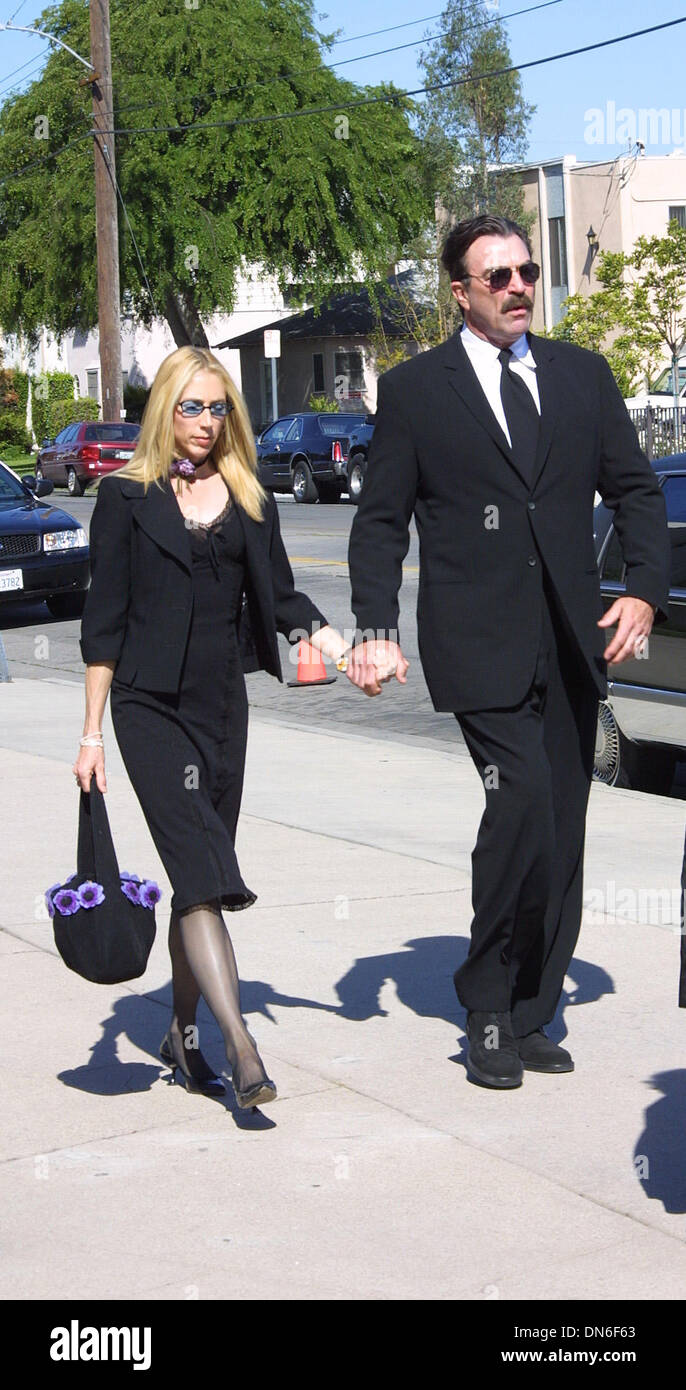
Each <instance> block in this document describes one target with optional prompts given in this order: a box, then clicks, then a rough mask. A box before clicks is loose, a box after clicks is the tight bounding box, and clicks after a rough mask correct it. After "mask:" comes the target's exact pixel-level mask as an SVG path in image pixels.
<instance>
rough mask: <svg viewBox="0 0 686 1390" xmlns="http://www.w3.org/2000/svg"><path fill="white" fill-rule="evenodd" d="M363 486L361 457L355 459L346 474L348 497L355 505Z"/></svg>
mask: <svg viewBox="0 0 686 1390" xmlns="http://www.w3.org/2000/svg"><path fill="white" fill-rule="evenodd" d="M363 487H364V468H363V466H362V460H361V459H355V460H354V462H353V464H352V467H351V469H350V473H349V474H348V497H349V498H350V501H351V502H352V503H353V506H355V507H356V506H357V504H358V502H359V500H360V496H361V493H362V488H363Z"/></svg>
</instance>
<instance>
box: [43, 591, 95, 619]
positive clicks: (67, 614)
mask: <svg viewBox="0 0 686 1390" xmlns="http://www.w3.org/2000/svg"><path fill="white" fill-rule="evenodd" d="M85 602H86V590H85V589H81V590H80V591H79V592H78V593H76V594H51V595H50V598H48V599H46V603H47V605H48V609H49V610H50V612H51V613H52V616H53V618H62V619H65V620H66V619H67V618H80V617H81V614H82V613H83V609H84V604H85Z"/></svg>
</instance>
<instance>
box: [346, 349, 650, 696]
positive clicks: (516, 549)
mask: <svg viewBox="0 0 686 1390" xmlns="http://www.w3.org/2000/svg"><path fill="white" fill-rule="evenodd" d="M530 343H531V349H532V352H533V355H534V358H535V360H536V367H537V380H538V388H539V392H540V398H541V412H542V415H541V430H540V441H539V447H538V455H537V462H536V470H535V480H534V483H533V486H532V487H529V485H528V484H527V483H526V481H525V479H524V477H523V476H522V475H521V473H520V472H519V470H518V467H517V460H516V458H513V456H512V452H511V450H510V447H509V445H508V442H507V439H506V437H505V435H504V434H503V433H502V430H501V429H500V426H499V425H498V422H497V420H496V418H495V415H494V414H493V412H492V410H491V408H490V406H489V405H488V402H487V400H486V397H485V395H484V392H483V390H482V388H481V386H480V384H479V380H478V377H477V375H476V372H475V371H474V369H473V367H472V365H471V363H470V361H469V358H468V356H467V353H466V352H465V350H464V347H463V345H462V342H461V338H460V334H459V333H458V334H455V335H454V336H453V337H452V338H450V339H449V340H448V341H447V342H445V343H442V344H441V345H440V347H437V348H434V349H432V350H431V351H430V352H425V353H420V355H419V356H418V357H414V358H412V359H411V360H410V361H409V362H403V363H401V365H400V366H398V367H395V368H394V369H393V370H392V371H390V372H388V373H387V374H386V375H385V376H383V377H382V378H381V380H380V382H379V403H378V408H377V424H376V429H375V431H374V438H373V440H372V444H371V448H370V454H369V465H368V471H367V477H366V480H365V486H364V491H363V493H362V498H361V501H360V506H359V507H358V509H357V514H356V517H355V520H354V523H353V528H352V532H351V538H350V549H349V562H350V577H351V582H352V595H353V597H352V607H353V612H354V614H355V617H356V620H357V625H358V628H359V629H361V630H364V631H369V630H372V631H374V632H375V633H377V632H379V633H380V634H381V636H384V635H386V634H387V633H390V634H392V633H393V632H394V631H397V627H398V591H399V589H400V584H401V581H402V561H403V558H404V556H405V554H406V553H407V548H408V544H409V531H408V527H409V523H410V519H411V517H412V515H413V513H414V516H415V520H416V523H417V531H418V533H419V544H420V571H419V595H418V604H417V619H418V628H419V651H420V656H421V661H422V666H423V668H424V673H425V676H426V680H427V684H428V687H429V691H430V693H431V696H432V699H433V702H434V705H435V708H436V709H439V710H454V711H460V710H477V709H494V708H497V707H506V706H509V705H514V704H517V703H518V702H519V701H520V700H521V699H523V698H524V696H525V694H526V692H527V690H528V688H529V685H530V683H531V680H532V678H533V673H534V667H535V662H536V655H537V646H538V638H539V612H540V602H541V589H542V562H543V564H544V565H545V568H546V569H547V571H548V574H549V576H550V578H551V579H552V582H553V585H554V588H555V591H556V593H557V596H558V598H559V600H560V602H561V605H562V608H563V611H564V613H565V614H566V616H567V618H568V620H569V623H570V624H571V627H572V630H573V633H574V635H575V637H576V639H577V642H578V644H579V647H580V649H581V652H582V654H583V657H584V659H585V661H586V663H587V665H588V668H589V670H590V672H591V674H592V677H593V680H594V681H595V684H596V686H597V688H598V691H599V693H600V694H601V695H605V694H606V691H607V683H606V672H605V662H604V661H603V657H602V652H603V650H604V647H605V646H606V645H607V637H606V636H604V635H603V629H601V628H599V627H597V626H596V624H597V620H598V618H600V617H601V616H602V611H603V610H602V604H601V599H600V585H599V578H598V570H597V566H596V562H595V552H594V544H593V502H594V493H595V492H596V491H598V492H599V493H600V494H601V496H602V497H603V500H604V501H605V502H606V504H607V505H608V506H609V507H611V508H612V509H613V510H614V512H615V524H616V527H617V531H618V534H619V537H620V540H621V544H622V549H623V552H624V558H625V560H626V563H627V567H628V569H627V583H626V592H627V594H630V595H634V596H635V597H638V598H643V599H647V601H648V602H649V603H652V604H653V605H655V606H656V607H657V608H658V609H660V610H661V611H662V613H663V614H665V615H666V609H667V602H668V587H669V543H668V532H667V524H666V517H665V506H664V499H663V497H662V493H661V491H660V488H659V487H658V484H657V481H656V478H655V474H654V473H653V470H652V469H651V467H650V464H649V463H648V461H647V459H646V458H645V455H644V454H643V453H642V452H641V450H640V448H639V445H638V440H637V438H636V431H635V430H634V427H633V425H632V423H631V420H630V419H629V416H628V413H627V410H626V407H625V405H624V402H623V400H622V398H621V396H620V394H619V391H618V389H617V386H616V384H615V381H614V378H613V376H612V373H611V371H610V368H609V367H608V365H607V362H606V361H605V359H604V358H603V357H601V356H599V355H598V354H596V353H591V352H587V351H585V350H584V349H582V348H578V347H576V346H575V345H573V344H571V343H563V342H552V341H550V340H548V339H544V338H536V337H534V336H533V335H530Z"/></svg>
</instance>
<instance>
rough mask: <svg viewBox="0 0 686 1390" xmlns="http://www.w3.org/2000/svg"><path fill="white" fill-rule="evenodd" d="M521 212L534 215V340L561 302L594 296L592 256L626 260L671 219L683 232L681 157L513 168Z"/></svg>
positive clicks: (684, 158)
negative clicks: (519, 182)
mask: <svg viewBox="0 0 686 1390" xmlns="http://www.w3.org/2000/svg"><path fill="white" fill-rule="evenodd" d="M519 168H520V170H521V173H522V176H523V182H524V196H525V205H526V208H527V211H530V212H534V213H535V214H536V225H535V227H534V230H533V233H532V242H533V249H534V260H537V261H538V262H539V263H540V266H541V284H540V288H539V292H538V294H537V298H536V311H535V315H534V320H533V325H532V326H533V329H534V332H540V331H541V330H542V329H544V328H546V329H550V328H553V327H554V326H555V324H556V323H558V322H559V320H560V318H561V317H562V303H563V300H564V299H565V298H566V297H567V295H569V294H583V295H588V294H593V293H594V291H595V290H598V289H600V285H599V284H598V280H597V278H596V275H595V270H594V265H595V260H596V257H597V255H598V253H599V252H600V251H625V252H627V253H630V252H631V250H632V248H633V245H634V243H635V241H636V239H637V237H639V236H664V235H665V233H666V231H667V226H668V223H669V221H670V220H671V219H672V218H674V217H676V218H677V220H678V221H680V222H681V224H682V226H686V154H684V152H683V151H682V150H677V151H675V152H674V153H673V154H670V155H648V156H646V155H642V154H640V153H635V154H626V155H620V156H619V158H617V159H611V160H607V161H605V162H603V163H593V164H591V163H588V164H586V163H584V164H581V163H579V162H578V161H577V159H576V157H575V156H574V155H564V156H563V157H562V158H561V159H551V160H546V161H545V162H544V163H542V164H524V165H521V166H519Z"/></svg>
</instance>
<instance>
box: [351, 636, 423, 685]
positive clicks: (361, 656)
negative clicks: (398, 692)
mask: <svg viewBox="0 0 686 1390" xmlns="http://www.w3.org/2000/svg"><path fill="white" fill-rule="evenodd" d="M409 664H410V663H409V661H407V659H406V657H404V656H403V654H402V651H401V650H400V647H399V646H398V645H397V643H396V642H380V641H379V642H360V644H359V646H357V647H353V649H352V652H351V653H350V660H349V662H348V669H347V671H346V675H347V677H348V680H349V681H352V683H353V685H356V686H357V687H358V688H359V689H360V690H363V691H364V693H365V695H380V694H381V686H382V685H385V684H386V682H387V681H390V680H392V678H393V676H395V679H396V680H397V681H399V682H400V684H401V685H406V684H407V671H408V667H409Z"/></svg>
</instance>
